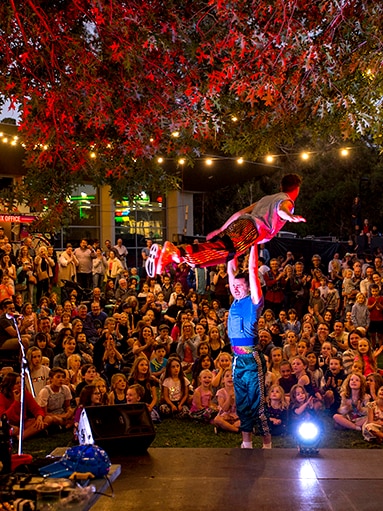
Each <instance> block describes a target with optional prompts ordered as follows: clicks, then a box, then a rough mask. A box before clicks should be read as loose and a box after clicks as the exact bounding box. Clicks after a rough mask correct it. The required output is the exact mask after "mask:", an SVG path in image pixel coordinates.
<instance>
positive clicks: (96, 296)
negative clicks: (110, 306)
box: [92, 287, 106, 310]
mask: <svg viewBox="0 0 383 511" xmlns="http://www.w3.org/2000/svg"><path fill="white" fill-rule="evenodd" d="M92 302H97V303H98V305H99V306H100V308H101V310H104V307H105V305H106V300H105V298H104V296H103V295H102V293H101V289H100V288H99V287H95V288H94V289H93V292H92Z"/></svg>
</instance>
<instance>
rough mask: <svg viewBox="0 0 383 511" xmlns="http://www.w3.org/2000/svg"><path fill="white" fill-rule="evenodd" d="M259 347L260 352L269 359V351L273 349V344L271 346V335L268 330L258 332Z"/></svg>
mask: <svg viewBox="0 0 383 511" xmlns="http://www.w3.org/2000/svg"><path fill="white" fill-rule="evenodd" d="M258 339H259V345H260V347H261V352H262V353H263V354H264V355H265V356H266V357H267V358H268V360H270V359H271V356H270V354H271V350H272V349H273V348H275V344H273V338H272V336H271V333H270V332H269V331H268V330H260V331H259V332H258Z"/></svg>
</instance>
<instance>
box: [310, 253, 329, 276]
mask: <svg viewBox="0 0 383 511" xmlns="http://www.w3.org/2000/svg"><path fill="white" fill-rule="evenodd" d="M318 270H319V271H320V272H321V273H322V274H323V275H325V273H326V269H325V267H324V265H323V264H322V258H321V256H320V255H319V254H314V255H313V256H312V258H311V267H310V273H311V275H312V276H314V274H315V272H316V271H318Z"/></svg>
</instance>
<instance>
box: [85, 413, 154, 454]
mask: <svg viewBox="0 0 383 511" xmlns="http://www.w3.org/2000/svg"><path fill="white" fill-rule="evenodd" d="M85 413H86V416H87V419H88V422H89V426H90V428H91V433H92V436H93V440H94V443H95V444H96V445H99V446H100V447H102V448H103V449H105V451H106V452H107V453H108V454H109V455H113V454H119V455H121V456H129V455H130V454H140V453H143V452H145V451H146V450H147V449H148V447H149V446H150V444H151V443H152V442H153V440H154V438H155V436H156V432H155V429H154V426H153V422H152V419H151V417H150V413H149V411H148V408H147V406H146V404H144V403H142V404H136V405H128V404H126V405H125V404H123V405H107V406H89V407H87V408H85Z"/></svg>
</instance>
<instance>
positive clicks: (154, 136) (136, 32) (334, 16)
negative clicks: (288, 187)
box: [0, 0, 383, 186]
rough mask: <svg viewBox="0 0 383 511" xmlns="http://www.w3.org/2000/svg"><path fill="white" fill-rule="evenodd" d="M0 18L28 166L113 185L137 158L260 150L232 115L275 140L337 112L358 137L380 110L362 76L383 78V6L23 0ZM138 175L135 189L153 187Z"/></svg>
mask: <svg viewBox="0 0 383 511" xmlns="http://www.w3.org/2000/svg"><path fill="white" fill-rule="evenodd" d="M0 16H1V19H2V20H3V27H4V29H3V30H2V32H1V33H0V54H1V55H2V58H1V60H0V71H1V73H0V90H3V91H4V93H5V95H6V96H7V97H9V98H11V100H12V102H13V103H12V104H14V103H15V100H16V98H17V99H18V100H19V102H20V104H21V105H22V106H21V113H22V120H21V124H20V130H21V132H22V135H23V139H24V141H25V143H26V145H27V148H28V149H29V150H30V151H29V153H28V154H29V164H30V165H32V166H34V167H35V168H36V166H37V168H40V169H43V170H44V171H47V169H48V168H51V167H52V166H55V167H56V169H62V170H63V169H68V170H70V172H71V173H72V174H73V173H78V172H80V173H81V172H82V173H84V172H85V173H87V174H89V173H92V172H94V173H96V174H97V175H98V176H99V177H100V176H101V177H106V178H111V177H112V178H114V177H115V176H116V175H117V176H120V175H121V169H123V168H130V167H131V166H132V165H133V163H134V162H133V160H134V159H136V158H143V157H144V158H146V159H147V160H148V161H151V160H152V159H153V157H154V156H155V155H156V154H158V153H159V152H166V153H168V154H171V155H173V154H176V153H177V152H180V151H182V152H184V151H185V148H186V150H189V151H190V152H191V153H193V152H194V151H196V150H197V151H198V152H199V153H200V152H203V151H204V149H205V147H206V146H210V147H215V148H217V149H218V150H219V149H222V148H223V147H224V146H225V147H227V146H228V144H229V145H230V143H229V142H230V141H231V142H233V143H234V144H235V143H237V144H238V151H239V150H245V151H252V154H250V156H256V149H255V148H254V147H252V146H254V144H250V145H247V146H246V145H243V144H244V142H243V141H242V139H241V136H240V135H239V134H238V130H237V129H234V130H233V129H232V128H231V126H230V123H228V119H229V118H230V116H231V114H232V113H236V115H238V116H239V117H240V119H241V121H242V130H243V132H246V133H250V134H251V133H253V134H254V137H255V136H256V134H257V136H260V134H262V136H267V133H268V132H269V131H272V132H273V137H274V139H273V140H272V141H271V142H270V144H269V145H270V146H271V145H274V144H276V143H278V142H279V141H282V140H283V136H284V134H283V130H281V133H280V134H279V138H278V139H275V133H276V132H277V131H278V130H276V129H275V127H276V126H278V125H283V126H285V129H287V128H286V127H290V128H291V129H292V130H297V129H299V128H300V127H302V126H305V125H307V124H308V123H309V122H311V120H310V117H312V116H313V115H315V116H316V117H317V119H318V120H321V119H323V118H324V117H326V116H333V117H334V119H336V123H337V126H336V125H334V129H340V128H339V127H342V129H344V130H350V129H355V128H358V126H360V122H359V120H360V117H361V116H365V117H366V115H367V112H368V114H369V115H370V117H371V116H372V115H374V112H372V111H371V110H372V109H373V104H374V103H373V100H374V94H377V92H376V90H375V89H374V87H373V83H372V81H371V80H370V81H368V80H366V79H365V75H364V74H363V73H364V72H365V71H366V70H367V69H372V70H373V72H375V73H376V74H378V73H380V72H381V71H380V65H381V54H382V53H381V44H382V43H381V39H380V34H381V33H382V30H381V28H382V24H383V23H382V18H383V14H382V7H381V6H380V4H379V2H378V3H374V2H368V1H367V0H364V1H363V0H361V1H359V2H354V1H352V0H346V1H343V2H339V1H335V0H318V1H316V2H313V1H312V0H275V1H273V2H269V1H268V0H258V1H254V0H253V1H247V0H246V1H245V0H238V1H236V2H223V1H222V0H209V1H202V0H186V1H183V2H174V1H170V0H169V1H166V0H165V1H164V0H136V1H134V0H130V1H129V2H113V1H111V0H89V1H84V0H72V1H66V0H45V1H44V0H21V1H19V2H15V1H14V0H10V2H9V3H8V2H3V3H2V5H1V7H0ZM366 55H369V58H368V59H364V57H365V56H366ZM370 76H371V75H370ZM373 76H374V77H375V75H373ZM376 78H377V75H376ZM351 83H357V84H358V87H354V88H353V87H351V86H350V84H351ZM356 89H358V91H362V92H358V94H359V93H361V94H363V98H364V101H365V102H364V104H363V102H362V101H358V100H357V101H355V94H356ZM367 98H369V101H367ZM357 99H358V98H357ZM340 104H341V105H342V107H343V112H340V111H339V105H340ZM346 105H347V106H346ZM174 130H177V131H180V133H181V137H179V138H178V139H176V138H172V137H171V133H172V131H174ZM242 138H244V137H242ZM37 144H42V145H43V146H44V145H46V146H48V148H47V150H45V151H43V152H38V151H32V150H31V149H32V148H34V147H35V146H36V145H37ZM92 144H93V145H94V147H95V149H94V150H95V151H96V152H97V154H98V156H99V157H101V159H100V160H98V163H97V165H94V164H92V163H90V162H89V151H90V148H91V145H92ZM241 144H242V145H241ZM231 147H233V144H232V145H231ZM136 174H137V181H132V182H131V183H130V185H132V186H145V185H148V186H149V184H150V179H149V178H147V177H145V179H144V180H143V179H142V174H140V172H139V169H136ZM146 174H147V173H146ZM152 184H153V185H157V184H158V183H152Z"/></svg>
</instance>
